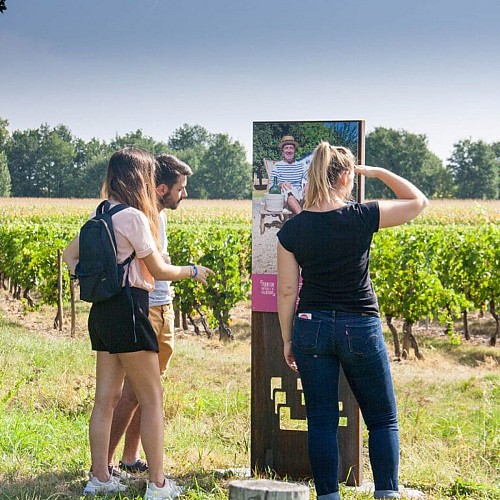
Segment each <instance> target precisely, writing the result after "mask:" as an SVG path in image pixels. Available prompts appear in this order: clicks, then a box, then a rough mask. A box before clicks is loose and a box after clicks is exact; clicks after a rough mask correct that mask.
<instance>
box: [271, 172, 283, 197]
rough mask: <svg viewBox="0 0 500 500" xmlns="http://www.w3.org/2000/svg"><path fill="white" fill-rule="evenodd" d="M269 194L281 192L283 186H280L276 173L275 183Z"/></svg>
mask: <svg viewBox="0 0 500 500" xmlns="http://www.w3.org/2000/svg"><path fill="white" fill-rule="evenodd" d="M269 194H281V188H280V187H279V186H278V177H277V176H276V175H275V176H274V180H273V185H272V186H271V188H270V189H269Z"/></svg>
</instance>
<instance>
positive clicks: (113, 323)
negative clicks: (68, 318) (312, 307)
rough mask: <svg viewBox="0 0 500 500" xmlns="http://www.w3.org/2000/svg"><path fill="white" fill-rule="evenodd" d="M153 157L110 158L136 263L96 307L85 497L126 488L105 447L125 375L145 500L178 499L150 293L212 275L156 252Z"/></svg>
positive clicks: (128, 152) (119, 243) (121, 250)
mask: <svg viewBox="0 0 500 500" xmlns="http://www.w3.org/2000/svg"><path fill="white" fill-rule="evenodd" d="M155 167H156V163H155V158H154V156H153V155H152V154H150V153H149V152H148V151H145V150H143V149H139V148H134V147H127V148H124V149H122V150H121V151H118V152H116V153H115V154H113V156H112V157H111V159H110V162H109V165H108V171H107V177H106V181H105V184H104V187H103V194H104V197H106V198H107V200H108V201H109V205H110V209H113V207H114V206H117V205H118V204H125V205H127V208H124V209H122V210H120V211H119V212H116V213H115V214H114V215H113V219H112V220H113V222H112V224H113V232H114V236H115V239H116V251H117V263H119V264H120V263H123V262H124V261H126V260H127V259H128V258H129V257H130V256H131V255H132V254H134V253H135V257H134V258H133V259H132V260H131V261H130V263H129V264H128V266H127V269H125V271H124V277H123V282H122V287H121V290H120V291H119V292H118V293H117V294H116V295H114V296H112V297H110V298H108V299H106V300H103V301H100V302H94V303H93V304H92V307H91V310H90V314H89V320H88V328H89V334H90V340H91V343H92V349H93V350H95V351H97V356H96V393H95V402H94V407H93V410H92V415H91V417H90V425H89V437H90V449H91V457H92V469H91V473H90V475H89V476H90V478H89V481H88V483H87V485H86V487H85V490H84V494H98V493H116V492H121V491H125V490H126V485H124V484H122V483H120V482H119V480H118V479H117V478H116V477H114V476H113V475H112V474H111V471H110V464H108V446H109V436H110V428H111V422H112V418H113V410H114V407H115V405H116V403H117V401H118V400H119V398H120V395H121V390H122V386H123V380H124V377H125V375H126V376H127V377H128V378H129V380H130V381H131V383H132V385H133V387H134V391H135V394H136V396H137V399H138V401H139V405H140V407H141V411H142V419H141V439H142V443H143V448H144V451H145V453H146V459H147V461H148V465H149V483H148V486H147V490H146V494H145V497H144V498H156V499H162V498H163V499H166V498H174V497H176V496H178V494H179V492H180V488H179V487H178V486H177V485H176V484H175V483H174V482H173V481H171V480H168V479H166V478H165V475H164V472H163V391H162V384H161V379H160V371H159V364H158V355H157V353H158V342H157V338H156V334H155V332H154V330H153V328H152V327H151V324H150V323H149V320H148V293H149V292H150V291H152V290H153V289H154V279H158V280H168V281H176V280H180V279H184V278H189V277H191V278H193V279H196V280H198V281H200V282H202V283H206V278H207V275H209V274H213V272H212V271H211V270H210V269H208V268H206V267H204V266H196V265H186V266H173V265H169V264H166V263H165V262H164V260H163V258H162V256H161V254H160V253H159V251H158V209H157V199H156V196H157V195H156V190H155V185H156V184H155ZM79 249H80V242H79V237H78V236H76V237H75V238H74V239H73V241H72V242H71V243H70V244H69V245H68V248H67V249H66V250H65V252H64V256H63V258H64V261H65V262H66V263H67V264H68V267H69V269H70V272H71V273H72V274H74V273H75V268H76V266H77V264H78V261H79V256H80V251H79Z"/></svg>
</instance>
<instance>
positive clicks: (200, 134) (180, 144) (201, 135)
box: [168, 123, 211, 152]
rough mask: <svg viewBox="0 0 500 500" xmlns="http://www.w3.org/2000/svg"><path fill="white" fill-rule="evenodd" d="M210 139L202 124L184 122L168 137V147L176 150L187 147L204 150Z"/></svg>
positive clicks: (187, 148)
mask: <svg viewBox="0 0 500 500" xmlns="http://www.w3.org/2000/svg"><path fill="white" fill-rule="evenodd" d="M210 139H211V134H210V133H209V132H208V131H207V130H206V129H204V128H203V127H202V126H200V125H188V124H187V123H184V125H182V127H179V128H178V129H176V130H174V132H173V133H172V135H171V136H170V137H169V139H168V147H169V148H170V149H172V150H173V151H176V152H178V151H185V150H189V149H203V150H206V148H207V147H208V145H209V142H210Z"/></svg>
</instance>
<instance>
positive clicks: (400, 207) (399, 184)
mask: <svg viewBox="0 0 500 500" xmlns="http://www.w3.org/2000/svg"><path fill="white" fill-rule="evenodd" d="M354 171H355V172H356V173H357V174H361V175H364V176H365V177H370V178H373V179H379V180H380V181H382V182H383V183H384V184H385V185H386V186H387V187H388V188H389V189H390V190H391V191H392V192H393V193H394V194H395V195H396V196H397V197H398V199H397V200H379V202H378V204H379V210H380V224H379V227H381V228H383V227H392V226H399V225H400V224H404V223H405V222H409V221H411V220H412V219H414V218H415V217H416V216H417V215H418V214H419V213H420V212H422V210H423V209H424V208H425V207H426V206H427V205H428V204H429V201H428V200H427V197H426V196H425V195H424V193H422V191H420V189H418V188H417V187H416V186H415V185H413V184H412V183H411V182H410V181H408V180H406V179H404V178H403V177H401V176H399V175H397V174H394V173H392V172H390V171H389V170H386V169H385V168H380V167H369V166H368V165H358V166H356V167H355V168H354Z"/></svg>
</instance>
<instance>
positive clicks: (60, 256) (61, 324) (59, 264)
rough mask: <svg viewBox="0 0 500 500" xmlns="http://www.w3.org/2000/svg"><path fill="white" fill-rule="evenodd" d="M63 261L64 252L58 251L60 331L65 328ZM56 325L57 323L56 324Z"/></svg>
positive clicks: (58, 315) (58, 317)
mask: <svg viewBox="0 0 500 500" xmlns="http://www.w3.org/2000/svg"><path fill="white" fill-rule="evenodd" d="M63 314H64V313H63V263H62V252H61V250H58V251H57V319H58V325H59V331H60V332H62V329H63V319H64V317H63ZM54 326H55V325H54Z"/></svg>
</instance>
